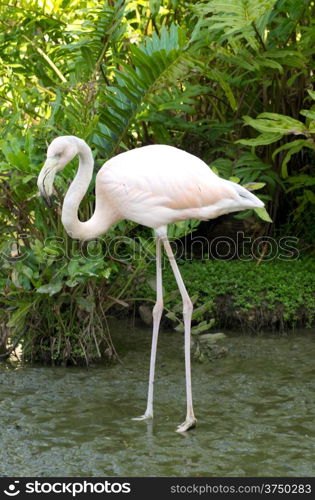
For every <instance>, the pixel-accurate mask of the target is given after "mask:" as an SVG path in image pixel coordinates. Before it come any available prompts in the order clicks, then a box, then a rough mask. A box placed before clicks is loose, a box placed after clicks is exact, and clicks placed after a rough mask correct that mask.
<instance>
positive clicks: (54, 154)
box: [37, 135, 80, 207]
mask: <svg viewBox="0 0 315 500" xmlns="http://www.w3.org/2000/svg"><path fill="white" fill-rule="evenodd" d="M78 140H80V139H78V138H77V137H74V136H71V135H69V136H62V137H57V138H56V139H54V140H53V141H52V142H51V143H50V145H49V146H48V149H47V159H46V161H45V164H44V166H43V168H42V169H41V171H40V173H39V176H38V179H37V186H38V189H39V192H40V194H41V195H42V196H43V198H44V199H45V201H46V203H47V205H48V206H49V207H50V206H51V200H50V198H51V196H52V194H53V185H54V178H55V175H56V173H57V172H59V170H62V169H63V168H64V167H65V166H66V165H67V164H68V163H69V162H70V161H71V160H72V159H73V158H74V157H75V156H76V154H77V153H78V144H77V141H78Z"/></svg>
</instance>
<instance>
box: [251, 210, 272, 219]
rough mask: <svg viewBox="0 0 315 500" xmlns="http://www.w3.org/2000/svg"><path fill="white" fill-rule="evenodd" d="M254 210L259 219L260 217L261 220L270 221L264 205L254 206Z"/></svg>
mask: <svg viewBox="0 0 315 500" xmlns="http://www.w3.org/2000/svg"><path fill="white" fill-rule="evenodd" d="M254 212H256V214H257V215H258V217H259V218H260V219H262V220H263V221H265V222H272V219H271V218H270V216H269V214H268V212H267V210H266V209H265V207H261V208H255V209H254Z"/></svg>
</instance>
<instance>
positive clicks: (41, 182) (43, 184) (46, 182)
mask: <svg viewBox="0 0 315 500" xmlns="http://www.w3.org/2000/svg"><path fill="white" fill-rule="evenodd" d="M57 166H58V158H56V157H55V156H51V157H49V158H47V160H46V161H45V164H44V166H43V168H42V169H41V171H40V173H39V176H38V179H37V186H38V189H39V192H40V194H41V196H42V197H43V198H44V200H45V201H46V203H47V205H48V207H51V206H52V203H51V199H50V197H51V196H52V194H53V185H54V178H55V175H56V172H57Z"/></svg>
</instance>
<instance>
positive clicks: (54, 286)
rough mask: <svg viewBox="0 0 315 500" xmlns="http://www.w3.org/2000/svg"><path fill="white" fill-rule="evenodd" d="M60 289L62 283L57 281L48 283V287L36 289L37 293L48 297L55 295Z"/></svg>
mask: <svg viewBox="0 0 315 500" xmlns="http://www.w3.org/2000/svg"><path fill="white" fill-rule="evenodd" d="M61 289H62V282H61V281H57V282H56V283H48V285H42V286H40V287H39V288H37V290H36V291H37V293H47V294H49V295H50V296H52V295H55V294H56V293H58V292H60V290H61Z"/></svg>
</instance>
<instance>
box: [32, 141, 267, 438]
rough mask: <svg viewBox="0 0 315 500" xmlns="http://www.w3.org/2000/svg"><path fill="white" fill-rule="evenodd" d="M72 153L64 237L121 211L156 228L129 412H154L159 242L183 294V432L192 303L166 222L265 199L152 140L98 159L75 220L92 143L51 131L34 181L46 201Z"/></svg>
mask: <svg viewBox="0 0 315 500" xmlns="http://www.w3.org/2000/svg"><path fill="white" fill-rule="evenodd" d="M76 155H78V156H79V168H78V171H77V174H76V176H75V178H74V179H73V181H72V183H71V185H70V187H69V189H68V191H67V193H66V195H65V198H64V202H63V206H62V215H61V220H62V224H63V226H64V228H65V230H66V232H67V233H68V235H69V236H70V237H71V238H75V239H79V240H84V241H85V240H90V239H94V238H96V237H98V236H100V235H102V234H104V233H106V231H107V230H108V229H109V227H110V226H111V225H112V224H114V223H116V222H118V221H119V220H121V219H129V220H132V221H134V222H136V223H138V224H142V225H144V226H148V227H150V228H152V229H153V230H154V231H155V236H156V303H155V306H154V308H153V333H152V346H151V358H150V371H149V385H148V394H147V407H146V410H145V413H144V414H143V415H142V416H141V417H137V418H135V419H134V420H147V419H152V418H153V386H154V376H155V360H156V349H157V341H158V333H159V325H160V320H161V316H162V310H163V288H162V265H161V251H162V245H163V247H164V250H165V252H166V255H167V257H168V259H169V262H170V265H171V268H172V271H173V273H174V276H175V280H176V282H177V285H178V288H179V291H180V294H181V297H182V302H183V318H184V343H185V350H184V353H185V375H186V401H187V412H186V419H185V421H184V422H183V423H182V424H181V425H179V426H178V427H177V432H185V431H187V430H189V429H191V428H193V427H195V425H196V418H195V415H194V410H193V400H192V387H191V362H190V361H191V360H190V337H191V331H190V330H191V316H192V310H193V305H192V302H191V300H190V298H189V295H188V293H187V290H186V287H185V284H184V281H183V279H182V276H181V274H180V271H179V269H178V266H177V263H176V260H175V257H174V254H173V251H172V248H171V245H170V242H169V240H168V238H167V225H168V224H171V223H173V222H177V221H183V220H186V219H190V218H194V219H201V220H207V219H213V218H215V217H218V216H220V215H222V214H227V213H230V212H236V211H239V210H244V209H249V208H256V207H263V206H264V203H263V202H262V201H261V200H259V198H257V197H256V196H255V195H253V194H252V193H250V192H249V191H247V189H245V188H244V187H242V186H239V185H238V184H235V183H234V182H231V181H228V180H225V179H222V178H220V177H219V176H217V175H216V174H215V173H214V172H213V171H212V170H211V169H210V168H209V167H208V165H207V164H206V163H204V162H203V161H202V160H201V159H199V158H197V157H196V156H194V155H192V154H189V153H187V152H185V151H183V150H181V149H177V148H175V147H173V146H168V145H163V144H156V145H148V146H143V147H139V148H136V149H132V150H130V151H126V152H123V153H121V154H118V155H117V156H115V157H113V158H111V159H110V160H108V161H107V162H106V163H105V164H104V165H103V166H102V168H101V169H100V170H99V172H98V174H97V176H96V184H95V211H94V214H93V215H92V217H91V218H90V219H89V220H87V221H85V222H82V221H80V220H79V218H78V208H79V205H80V202H81V200H82V198H83V197H84V195H85V193H86V191H87V189H88V186H89V184H90V181H91V178H92V173H93V165H94V161H93V156H92V152H91V149H90V147H89V146H88V145H87V144H86V142H85V141H84V140H82V139H79V138H78V137H75V136H62V137H57V138H56V139H54V140H53V141H52V142H51V144H50V145H49V147H48V149H47V159H46V161H45V164H44V166H43V168H42V170H41V171H40V173H39V176H38V183H37V184H38V188H39V191H40V193H41V195H42V196H44V198H45V199H46V201H47V203H48V204H49V205H50V196H51V195H52V193H53V182H54V177H55V174H56V173H57V172H58V171H60V170H62V169H63V168H64V167H65V166H66V165H67V163H69V162H70V161H71V160H72V159H73V158H74V157H75V156H76Z"/></svg>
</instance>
